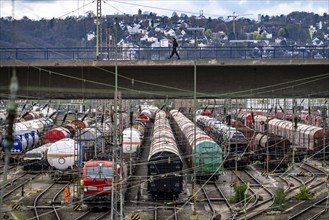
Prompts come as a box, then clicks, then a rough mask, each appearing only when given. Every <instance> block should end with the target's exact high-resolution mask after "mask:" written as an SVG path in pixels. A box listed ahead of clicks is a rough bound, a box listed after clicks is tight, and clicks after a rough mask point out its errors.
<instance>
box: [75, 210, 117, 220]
mask: <svg viewBox="0 0 329 220" xmlns="http://www.w3.org/2000/svg"><path fill="white" fill-rule="evenodd" d="M110 217H111V210H110V211H107V212H92V211H87V212H84V213H83V214H82V215H80V216H78V217H77V218H75V219H74V220H83V219H88V220H101V219H110Z"/></svg>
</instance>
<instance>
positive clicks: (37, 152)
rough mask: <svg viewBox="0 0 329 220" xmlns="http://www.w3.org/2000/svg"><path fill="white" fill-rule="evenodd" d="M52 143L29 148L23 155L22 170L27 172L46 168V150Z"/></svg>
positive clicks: (47, 165) (47, 166)
mask: <svg viewBox="0 0 329 220" xmlns="http://www.w3.org/2000/svg"><path fill="white" fill-rule="evenodd" d="M51 144H52V143H48V144H44V145H41V146H40V147H37V148H34V149H32V150H29V151H27V152H26V153H25V155H24V163H23V170H24V171H27V172H34V171H43V170H48V168H49V164H48V162H47V151H48V149H49V147H50V145H51Z"/></svg>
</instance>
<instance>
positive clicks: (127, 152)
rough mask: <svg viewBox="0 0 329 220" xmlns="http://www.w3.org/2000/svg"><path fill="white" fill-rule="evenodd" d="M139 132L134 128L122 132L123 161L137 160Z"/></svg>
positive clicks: (139, 141)
mask: <svg viewBox="0 0 329 220" xmlns="http://www.w3.org/2000/svg"><path fill="white" fill-rule="evenodd" d="M142 138H143V136H142V134H141V132H140V131H139V130H138V129H136V128H134V127H129V128H126V129H124V130H123V132H122V154H123V155H122V157H123V159H129V158H134V159H136V158H138V157H139V154H140V148H141V144H142Z"/></svg>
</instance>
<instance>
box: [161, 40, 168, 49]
mask: <svg viewBox="0 0 329 220" xmlns="http://www.w3.org/2000/svg"><path fill="white" fill-rule="evenodd" d="M160 47H169V40H168V39H161V40H160Z"/></svg>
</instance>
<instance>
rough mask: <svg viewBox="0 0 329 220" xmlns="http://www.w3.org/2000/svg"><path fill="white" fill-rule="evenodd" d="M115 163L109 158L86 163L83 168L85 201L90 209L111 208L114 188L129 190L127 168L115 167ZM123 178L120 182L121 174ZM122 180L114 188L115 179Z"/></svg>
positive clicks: (123, 166)
mask: <svg viewBox="0 0 329 220" xmlns="http://www.w3.org/2000/svg"><path fill="white" fill-rule="evenodd" d="M113 165H114V164H113V161H112V160H111V159H109V158H107V157H101V158H99V159H95V160H90V161H87V162H85V164H84V167H83V191H84V193H83V200H84V203H85V204H86V205H87V206H88V207H89V208H94V207H97V208H109V207H111V200H112V187H116V189H117V190H122V193H125V192H126V190H127V182H126V179H127V166H126V165H124V164H123V165H122V166H120V165H117V167H116V168H114V167H113ZM121 171H122V176H121V180H120V172H121ZM114 175H115V176H116V178H117V180H120V181H118V182H120V184H118V185H117V186H113V177H114Z"/></svg>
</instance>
